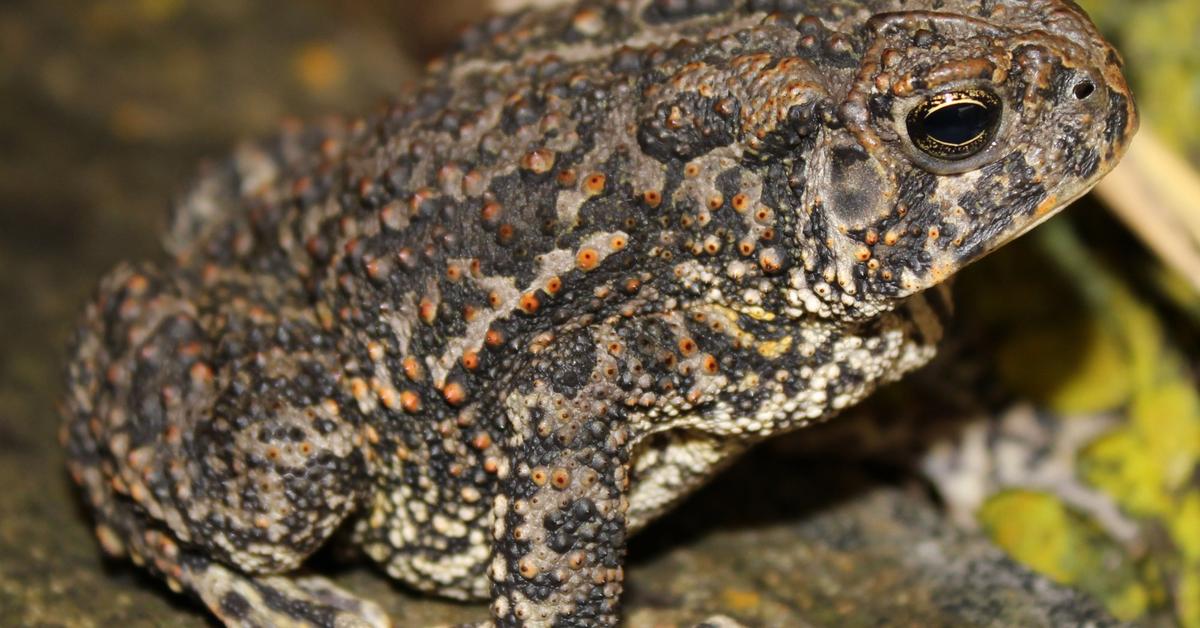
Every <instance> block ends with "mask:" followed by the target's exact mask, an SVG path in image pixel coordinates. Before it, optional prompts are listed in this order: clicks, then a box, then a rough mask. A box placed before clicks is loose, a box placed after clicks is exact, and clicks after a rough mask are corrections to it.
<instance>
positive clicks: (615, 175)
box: [64, 0, 1136, 625]
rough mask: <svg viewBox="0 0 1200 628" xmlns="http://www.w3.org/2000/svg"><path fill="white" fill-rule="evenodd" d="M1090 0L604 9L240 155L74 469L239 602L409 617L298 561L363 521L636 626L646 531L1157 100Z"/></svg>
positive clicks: (453, 575) (513, 30)
mask: <svg viewBox="0 0 1200 628" xmlns="http://www.w3.org/2000/svg"><path fill="white" fill-rule="evenodd" d="M1117 63H1118V62H1117V58H1116V56H1115V54H1114V53H1113V52H1112V50H1111V48H1109V47H1108V45H1107V44H1105V43H1104V42H1103V41H1102V40H1101V39H1100V38H1099V37H1098V36H1097V35H1096V33H1095V32H1094V29H1093V28H1092V26H1091V25H1090V23H1088V22H1087V19H1086V18H1085V17H1084V16H1083V15H1082V13H1081V12H1080V11H1079V10H1078V9H1077V8H1076V7H1075V6H1074V5H1071V4H1065V3H1060V2H1050V1H1042V2H1016V1H1015V0H1014V1H1011V2H1003V1H993V0H977V1H970V2H937V3H922V2H901V1H895V2H843V3H826V2H797V1H789V0H778V1H776V2H770V1H761V2H760V1H757V0H746V1H733V0H727V1H722V0H691V1H688V0H658V1H644V0H643V1H638V2H612V3H601V2H585V3H582V4H580V5H576V6H569V7H564V8H562V9H558V10H553V11H548V12H541V13H539V12H527V13H522V14H518V15H515V16H509V17H500V18H494V19H492V20H491V21H488V22H485V23H484V24H482V25H481V26H478V27H476V28H475V29H474V30H472V31H469V32H468V33H467V34H466V36H465V38H464V44H463V48H462V50H461V51H459V52H457V53H455V54H453V55H451V56H449V57H447V58H446V59H445V60H444V61H439V62H436V63H434V64H433V67H432V68H431V69H430V76H429V78H428V79H426V80H425V81H424V83H423V84H422V86H421V87H420V89H418V90H415V91H414V92H413V93H411V94H409V95H407V96H405V97H404V98H402V99H401V100H399V101H397V102H396V103H395V104H393V105H391V106H390V107H388V108H386V109H385V110H382V111H380V112H377V113H376V114H375V115H373V116H371V117H369V118H366V119H363V120H356V121H352V122H341V121H329V122H326V123H324V124H317V125H313V126H309V127H304V128H300V127H296V128H289V129H285V131H284V132H283V133H282V134H281V135H280V136H279V137H278V138H277V139H276V140H273V141H271V142H268V143H264V144H260V145H257V146H247V147H244V148H242V149H240V150H239V151H238V152H237V153H236V154H235V156H234V158H233V159H231V160H230V161H229V162H227V163H226V164H223V165H221V166H218V167H216V168H214V169H213V170H212V171H211V172H209V173H207V174H206V175H205V176H204V177H202V178H201V179H200V181H199V182H198V183H197V184H196V185H195V186H194V187H193V188H192V190H191V191H190V192H189V194H188V195H187V196H186V197H185V198H184V200H183V201H182V202H181V203H180V204H179V207H178V208H177V211H176V216H175V220H174V221H173V225H172V228H171V232H170V235H169V244H168V248H169V249H170V250H171V252H172V253H173V254H174V256H175V259H174V260H173V262H172V263H170V264H169V265H166V266H164V267H155V266H151V265H141V266H136V267H134V266H122V267H119V268H118V269H116V270H115V271H113V273H111V274H110V275H109V276H108V277H107V278H106V279H105V280H104V282H103V283H102V285H101V290H100V295H99V298H98V299H97V301H96V302H95V303H93V304H92V305H91V306H90V307H89V309H88V311H87V313H86V315H85V317H84V320H83V323H82V325H81V328H80V332H79V335H78V338H77V341H76V343H75V347H74V357H73V360H72V363H71V367H70V375H69V386H70V393H69V395H68V399H67V403H66V407H67V411H68V422H67V426H66V430H65V432H64V437H65V440H66V442H67V447H68V450H69V453H70V458H71V471H72V473H73V475H74V477H75V478H76V480H77V481H79V482H80V483H81V484H82V485H83V486H84V487H85V489H86V493H87V496H88V498H89V501H90V504H91V506H92V507H93V509H94V510H95V512H96V517H97V531H98V536H99V537H100V539H101V541H102V544H103V545H104V547H105V548H106V549H107V550H109V551H110V552H112V553H118V554H119V553H128V554H130V555H132V556H133V557H134V559H135V560H137V561H138V562H144V563H146V564H148V565H149V566H150V567H151V568H152V569H154V570H155V571H156V572H159V573H161V574H163V575H164V576H165V577H166V578H167V579H168V582H171V583H172V584H173V585H174V586H176V587H178V588H183V589H187V590H189V591H192V592H193V593H195V594H197V595H199V596H200V597H201V598H202V599H203V600H204V601H205V602H206V603H207V604H208V606H209V607H210V608H211V609H212V610H213V611H214V612H215V613H216V614H218V615H219V616H220V617H221V618H223V619H224V620H225V621H227V622H229V623H246V624H255V623H257V624H272V623H279V622H283V621H286V620H297V619H301V620H307V621H312V622H316V623H334V622H336V621H338V620H339V619H348V618H351V617H356V618H360V619H365V620H366V621H368V622H373V623H379V622H383V621H384V618H383V617H382V614H381V613H380V612H379V611H378V609H377V608H376V607H375V606H374V605H373V604H371V603H369V602H364V601H361V600H358V599H356V598H354V597H353V596H351V595H349V594H348V593H345V592H343V591H340V590H338V589H336V588H334V587H333V586H332V585H330V584H328V583H326V582H324V581H323V580H319V579H314V578H311V577H309V578H299V579H293V578H290V577H288V576H286V575H267V574H282V573H284V572H287V571H289V570H291V569H293V568H295V567H296V566H298V565H299V564H300V562H301V561H302V560H303V559H304V558H305V557H307V556H308V555H309V554H310V553H311V552H312V551H314V550H315V549H316V548H317V547H319V546H320V545H321V543H323V542H324V541H325V539H327V538H328V537H329V536H330V534H332V532H333V530H334V529H335V528H337V527H338V526H340V525H342V524H343V523H344V522H349V524H350V525H352V526H353V530H354V534H353V537H354V540H355V541H356V542H357V543H359V544H360V545H361V546H362V547H363V548H364V549H365V550H366V553H367V554H369V555H370V556H372V557H373V558H374V559H376V560H378V561H380V562H381V563H382V564H383V565H384V566H385V567H386V568H387V570H388V572H389V573H391V574H392V575H394V576H396V577H398V578H401V579H403V580H405V581H406V582H408V583H410V584H412V585H414V586H416V587H418V588H422V589H426V590H431V591H435V592H439V593H442V594H446V595H451V596H455V597H488V596H490V597H491V598H492V600H493V606H492V612H493V615H494V617H495V620H496V621H497V622H498V623H500V624H503V625H509V624H516V623H522V622H525V623H529V624H531V625H543V624H549V623H557V624H560V625H594V624H609V623H612V622H615V620H616V617H617V615H616V606H615V602H616V599H617V596H618V594H619V591H620V582H621V561H622V557H623V551H624V545H625V536H626V534H627V532H629V531H631V530H635V529H636V528H638V527H640V526H641V525H643V524H644V523H645V522H646V521H648V520H649V519H650V518H652V517H654V516H656V515H657V514H659V513H661V512H662V511H663V510H664V509H666V508H667V507H669V506H670V505H671V504H672V503H673V502H674V501H676V500H677V499H679V498H680V497H681V496H683V495H685V494H687V492H688V491H690V490H692V489H693V488H694V487H695V486H697V485H698V484H699V483H700V482H702V481H703V480H704V479H705V478H707V477H709V476H710V475H711V474H712V473H713V472H714V471H715V470H716V469H718V468H719V467H720V466H721V464H723V463H724V462H727V461H729V460H731V459H732V457H734V456H735V455H736V454H737V453H739V452H741V451H743V450H744V449H745V448H746V447H748V446H749V445H750V444H752V443H754V442H757V441H758V440H761V439H762V438H765V437H767V436H770V435H773V434H777V433H780V432H784V431H787V430H790V429H793V428H795V427H798V426H801V425H803V424H805V423H806V422H809V421H812V420H816V419H819V418H822V417H826V416H829V415H830V414H832V413H834V412H836V411H837V410H840V409H841V408H844V407H846V406H848V405H850V404H852V403H854V402H855V401H857V400H858V399H860V398H862V397H863V396H864V395H866V394H867V393H868V392H869V391H870V390H871V389H873V388H874V387H875V385H877V384H878V383H879V382H881V381H887V380H890V379H894V378H896V377H898V376H900V375H901V374H903V373H904V372H906V371H908V370H911V369H912V368H915V367H916V366H918V365H919V364H921V363H923V362H924V361H925V360H927V359H928V358H929V357H930V356H931V355H932V352H933V346H934V343H935V342H936V340H937V339H938V337H939V336H940V325H939V323H938V320H939V319H940V318H941V317H942V316H943V315H944V314H945V312H946V311H947V309H948V308H947V306H946V303H945V301H944V294H943V293H942V292H940V291H926V289H928V288H930V287H932V286H935V285H937V284H938V283H939V282H940V281H941V280H942V279H944V278H945V277H947V276H949V275H950V274H952V273H953V272H954V271H956V270H957V269H958V268H960V267H962V266H963V265H965V264H967V263H969V262H970V261H972V260H974V259H977V258H978V257H980V256H981V255H983V254H985V253H986V252H988V251H990V250H992V249H994V248H995V247H997V246H999V245H1000V244H1002V243H1004V242H1006V241H1007V240H1009V239H1011V238H1012V237H1014V236H1016V235H1017V234H1019V233H1021V232H1023V231H1024V230H1026V229H1028V228H1029V227H1031V226H1032V225H1034V224H1036V223H1037V222H1038V221H1040V220H1042V219H1044V218H1045V217H1046V216H1048V215H1050V214H1052V213H1053V212H1054V211H1055V210H1057V209H1058V208H1060V207H1061V206H1063V205H1064V204H1066V203H1068V202H1069V201H1070V200H1072V199H1073V198H1075V197H1077V196H1078V195H1079V194H1082V193H1083V192H1084V191H1086V189H1087V188H1088V187H1089V186H1090V185H1091V184H1093V183H1094V182H1095V181H1096V179H1097V178H1098V177H1099V176H1101V175H1102V174H1103V173H1104V172H1106V171H1107V170H1108V169H1109V168H1110V167H1111V166H1112V164H1113V163H1115V161H1116V159H1117V158H1118V157H1119V155H1120V153H1121V152H1122V150H1123V148H1124V146H1125V143H1126V141H1127V140H1128V137H1129V136H1130V135H1131V134H1132V132H1133V129H1134V127H1135V124H1136V123H1135V121H1134V115H1133V109H1132V102H1131V100H1130V99H1129V96H1128V93H1127V90H1126V88H1125V85H1124V82H1123V80H1122V78H1121V76H1120V72H1119V69H1118V67H1117Z"/></svg>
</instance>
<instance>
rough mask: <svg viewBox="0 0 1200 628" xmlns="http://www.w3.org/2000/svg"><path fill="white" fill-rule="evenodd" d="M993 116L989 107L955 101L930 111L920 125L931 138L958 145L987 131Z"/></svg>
mask: <svg viewBox="0 0 1200 628" xmlns="http://www.w3.org/2000/svg"><path fill="white" fill-rule="evenodd" d="M995 117H996V116H995V114H994V113H993V112H992V110H991V109H989V108H988V107H984V106H983V105H981V104H979V103H975V102H970V101H966V102H956V103H951V104H948V105H943V106H942V107H939V108H938V109H936V110H934V111H930V112H929V113H928V114H926V115H925V117H924V118H923V119H922V120H921V126H922V127H923V129H922V130H923V131H924V132H925V133H926V134H927V135H929V137H931V138H932V139H934V140H937V141H938V142H941V143H943V144H950V145H951V146H959V145H962V144H966V143H968V142H970V141H971V140H974V139H976V138H978V137H979V136H980V135H983V134H984V133H985V132H987V130H988V128H989V127H991V126H992V123H993V121H994V120H995Z"/></svg>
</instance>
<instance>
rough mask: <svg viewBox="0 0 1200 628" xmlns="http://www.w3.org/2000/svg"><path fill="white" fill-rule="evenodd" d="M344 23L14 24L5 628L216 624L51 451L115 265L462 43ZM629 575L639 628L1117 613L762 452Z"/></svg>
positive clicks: (1, 64)
mask: <svg viewBox="0 0 1200 628" xmlns="http://www.w3.org/2000/svg"><path fill="white" fill-rule="evenodd" d="M335 4H336V3H333V2H330V3H328V4H321V3H315V2H305V3H286V2H283V1H282V0H265V1H262V2H258V3H253V5H252V3H242V2H234V1H233V0H214V1H211V2H205V3H199V2H197V3H191V2H187V1H186V0H140V1H138V2H118V1H115V0H94V1H91V2H86V3H83V4H82V7H80V6H77V5H74V4H72V5H71V6H70V7H68V6H66V5H67V3H66V2H57V1H50V2H32V1H27V2H26V1H23V2H14V3H6V5H5V6H4V7H3V8H0V92H2V93H3V94H4V96H3V97H0V268H3V269H4V270H3V272H2V273H0V304H2V305H0V329H2V330H4V333H3V334H0V623H9V622H11V623H13V624H15V625H113V624H124V625H127V626H143V625H144V626H152V625H153V626H157V625H167V624H169V625H197V626H199V625H205V620H204V619H203V617H202V616H201V615H200V614H198V613H196V612H194V608H193V607H192V606H190V605H189V604H188V603H187V602H186V601H184V600H181V599H179V598H177V597H175V596H172V595H171V594H169V592H167V591H166V589H165V588H164V587H162V586H160V585H158V584H157V583H155V582H152V581H151V580H149V579H148V578H145V577H143V576H142V575H141V574H140V573H139V572H137V571H136V570H134V569H133V568H131V567H127V566H125V565H124V564H111V565H110V564H106V563H103V562H102V561H101V560H100V558H99V554H98V551H97V548H96V546H95V544H94V542H93V540H92V537H91V534H90V531H89V529H88V526H87V524H86V519H85V518H84V517H83V515H82V512H81V511H80V509H78V508H77V506H76V503H75V501H74V494H73V492H72V491H71V490H70V487H69V485H68V482H67V480H66V478H65V475H64V473H63V471H62V461H61V455H60V453H59V450H58V447H57V446H56V444H55V442H54V434H55V431H56V429H57V424H58V417H57V415H56V413H55V411H54V407H53V404H54V399H55V397H56V395H58V394H59V391H60V384H59V377H58V376H59V368H60V360H61V347H62V345H63V343H64V340H65V337H66V333H67V330H68V328H69V324H70V320H71V318H72V316H73V315H74V313H75V312H76V311H77V309H78V307H79V305H80V304H81V303H82V301H83V299H84V296H85V295H86V294H87V291H88V290H89V289H90V288H91V286H92V285H93V284H94V282H95V280H96V278H97V277H98V276H99V275H100V274H101V273H102V272H103V271H104V270H105V269H106V268H107V267H108V266H110V265H111V264H112V263H113V262H115V261H116V260H117V259H120V258H126V257H138V256H151V255H155V254H156V251H157V246H156V243H155V235H154V234H155V233H156V232H157V230H158V229H159V228H161V225H162V222H163V217H164V215H165V212H164V207H165V204H166V201H167V199H169V197H170V194H171V193H172V191H174V190H177V189H179V188H180V185H181V183H182V182H183V181H185V180H186V179H187V178H188V177H189V176H190V173H192V172H193V171H194V167H195V163H196V161H197V160H198V159H200V158H202V157H205V156H219V155H221V154H222V153H223V152H225V150H226V147H228V146H229V145H230V144H231V143H232V142H234V141H235V140H236V139H237V138H239V137H246V136H252V135H255V134H262V133H264V132H267V131H269V129H270V127H271V125H272V124H273V123H274V121H275V120H277V119H279V118H280V117H281V116H283V115H286V114H289V113H295V114H299V115H308V116H311V115H316V114H317V113H318V112H324V111H335V110H346V111H355V110H361V109H363V108H364V107H367V106H369V105H370V103H372V102H374V101H375V100H376V99H377V98H379V97H380V96H381V95H383V94H386V93H388V92H389V91H391V90H392V89H393V86H394V85H396V84H397V83H398V82H400V81H402V80H404V78H405V77H407V76H411V75H412V72H413V69H412V67H413V66H411V65H410V64H409V63H408V62H407V61H406V60H407V59H410V58H412V57H411V54H412V52H413V50H414V49H424V48H425V47H428V46H430V45H434V44H435V42H436V41H437V40H438V39H439V37H438V36H435V35H431V33H437V32H444V31H439V30H438V28H440V27H437V26H429V27H427V28H425V27H419V26H414V24H445V21H439V20H440V16H438V15H435V14H432V13H430V14H429V15H419V14H413V13H410V12H407V11H404V10H399V9H397V8H395V5H392V6H391V8H385V9H380V8H378V7H376V6H374V5H373V3H372V1H371V0H357V1H356V2H353V3H345V4H337V6H338V7H339V8H338V9H337V10H336V11H335V10H334V8H333V7H334V6H335ZM381 4H383V3H381ZM468 4H469V3H468V2H465V0H456V1H455V2H451V3H448V4H447V9H448V10H449V9H453V10H455V11H465V12H467V13H469V12H470V9H469V7H468V6H467V5H468ZM251 5H252V6H251ZM380 16H382V17H380ZM418 19H428V20H432V21H430V22H419V21H417V20H418ZM386 24H397V25H398V26H396V27H395V28H389V27H387V26H385V25H386ZM399 25H403V26H399ZM406 31H407V32H409V33H418V34H420V35H421V36H420V37H419V38H414V37H411V36H410V37H408V38H406V37H405V32H406ZM402 41H415V42H418V43H416V44H414V45H413V46H412V47H410V48H405V47H403V46H401V45H400V44H398V43H397V42H402ZM968 280H969V278H968ZM632 561H633V567H632V570H631V572H630V574H629V577H628V580H629V582H630V593H629V598H628V601H629V605H628V608H629V614H628V619H629V620H630V623H631V624H632V625H639V626H659V625H662V626H668V625H677V624H680V623H686V622H688V621H695V620H698V619H701V618H703V617H705V616H706V615H708V614H710V613H712V612H717V611H721V612H725V613H728V614H730V615H732V616H735V617H737V618H738V619H741V620H743V621H746V622H747V623H750V624H753V625H805V624H811V625H864V626H865V625H879V624H889V625H1062V624H1064V623H1065V624H1076V623H1081V622H1083V621H1085V620H1091V619H1095V620H1096V621H1097V622H1098V623H1101V624H1103V623H1104V622H1105V621H1106V620H1105V619H1103V618H1104V617H1105V615H1104V614H1103V612H1102V611H1101V610H1099V609H1100V606H1099V605H1098V604H1096V603H1094V602H1091V601H1089V600H1088V599H1087V598H1085V597H1084V596H1082V595H1079V594H1076V593H1072V592H1070V591H1069V590H1067V589H1064V588H1061V587H1058V586H1055V585H1052V584H1050V583H1049V582H1048V581H1047V580H1045V579H1043V578H1041V577H1039V576H1034V575H1032V574H1030V573H1029V572H1027V571H1025V570H1024V569H1023V568H1020V567H1018V566H1016V565H1015V564H1014V563H1012V562H1010V561H1008V560H1007V559H1005V558H1003V557H1002V555H1001V554H1000V552H999V551H998V550H995V549H993V548H992V546H991V545H990V544H989V543H988V541H986V540H985V539H984V538H983V537H982V536H973V535H969V534H966V533H962V532H959V531H957V530H955V529H954V528H953V527H952V526H951V525H950V523H949V522H948V521H947V520H946V519H945V518H944V517H943V516H941V515H940V514H939V512H938V510H936V509H935V507H934V505H933V503H932V502H931V500H930V499H929V498H928V495H927V493H926V492H925V491H924V490H922V489H921V488H920V484H919V483H917V482H916V481H915V480H913V479H912V478H911V477H909V476H907V475H905V474H902V473H899V472H896V471H895V470H894V469H893V468H892V467H886V466H879V465H870V464H866V465H864V464H854V463H848V462H842V461H839V460H838V459H837V457H836V446H833V447H832V450H831V449H829V448H827V449H826V450H824V451H817V452H811V451H807V452H804V453H803V455H799V454H797V453H796V451H795V448H793V447H788V446H787V445H786V444H781V445H775V446H772V447H768V448H765V449H760V450H757V451H756V452H754V453H753V454H752V455H751V456H749V457H748V458H747V459H746V460H744V461H743V462H742V463H741V464H739V465H738V466H737V467H735V468H734V469H732V470H731V472H730V473H728V474H726V475H725V476H723V477H722V479H721V480H720V481H719V482H718V483H717V484H715V485H713V486H712V487H709V488H708V489H706V490H705V491H704V492H702V493H701V494H699V495H697V496H696V497H695V498H694V499H692V500H691V501H690V502H688V503H687V504H686V505H685V507H684V508H683V509H681V510H680V511H678V512H676V513H674V514H673V515H672V516H670V517H669V518H667V519H665V520H663V521H661V522H659V523H658V524H656V525H654V526H652V527H651V528H650V529H649V530H648V531H647V532H646V533H644V534H643V535H641V536H640V537H638V538H637V539H636V541H635V544H634V549H633V553H632ZM320 567H321V568H322V569H326V570H329V571H332V572H334V573H337V574H338V575H339V579H340V580H341V581H342V582H343V583H344V584H346V586H348V587H350V588H352V589H354V590H356V591H360V592H362V593H364V594H366V595H369V596H371V597H373V598H374V599H376V600H378V601H380V602H381V603H383V604H384V605H385V606H386V607H387V608H388V609H389V610H390V611H391V612H393V613H394V614H395V616H396V617H397V619H398V620H399V621H400V623H401V624H402V625H410V624H413V625H420V624H428V623H438V622H453V621H463V620H468V619H478V618H480V617H481V616H482V615H483V613H484V611H483V609H482V608H481V607H471V606H460V605H452V604H445V603H440V602H436V601H429V600H424V599H421V598H418V597H416V596H413V595H411V594H409V593H407V592H405V591H403V590H400V589H397V588H396V587H393V586H391V585H390V584H388V582H387V581H386V580H385V579H384V578H382V577H381V576H380V575H379V574H378V573H377V572H375V571H373V570H371V569H369V568H366V567H363V566H346V565H343V564H342V563H341V562H340V561H339V558H338V557H335V556H332V555H330V556H323V557H322V560H321V561H320Z"/></svg>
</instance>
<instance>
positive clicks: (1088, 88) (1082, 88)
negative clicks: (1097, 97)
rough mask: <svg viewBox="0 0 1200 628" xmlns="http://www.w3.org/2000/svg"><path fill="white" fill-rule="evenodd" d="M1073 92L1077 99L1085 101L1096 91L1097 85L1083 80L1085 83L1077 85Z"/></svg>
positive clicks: (1081, 82)
mask: <svg viewBox="0 0 1200 628" xmlns="http://www.w3.org/2000/svg"><path fill="white" fill-rule="evenodd" d="M1072 91H1073V93H1074V94H1075V98H1076V99H1078V100H1084V99H1085V98H1087V97H1088V96H1091V95H1092V92H1094V91H1096V85H1095V83H1092V82H1091V81H1088V80H1083V81H1080V82H1078V83H1076V84H1075V89H1074V90H1072Z"/></svg>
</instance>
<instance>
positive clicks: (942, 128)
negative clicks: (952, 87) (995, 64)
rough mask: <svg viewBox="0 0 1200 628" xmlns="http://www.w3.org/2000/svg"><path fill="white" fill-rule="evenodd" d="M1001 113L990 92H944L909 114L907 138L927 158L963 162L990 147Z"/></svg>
mask: <svg viewBox="0 0 1200 628" xmlns="http://www.w3.org/2000/svg"><path fill="white" fill-rule="evenodd" d="M1002 110H1003V105H1001V104H1000V99H999V98H997V97H996V96H995V95H994V94H992V93H991V92H986V91H983V90H974V89H973V90H960V91H951V92H943V93H941V94H937V95H936V96H931V97H929V98H927V99H925V100H924V101H922V102H921V104H919V105H917V106H916V107H913V109H912V111H910V112H908V119H907V120H906V123H907V125H908V137H909V139H910V140H912V143H913V146H916V147H917V148H918V149H919V150H920V151H921V152H923V153H925V154H927V155H929V156H930V157H935V158H937V159H944V160H947V161H957V160H959V159H966V158H968V157H970V156H972V155H975V154H977V153H979V152H980V151H982V150H983V149H985V148H987V147H988V145H990V144H991V143H992V139H993V138H994V137H995V136H996V129H997V128H998V127H999V126H1000V114H1001V112H1002Z"/></svg>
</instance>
